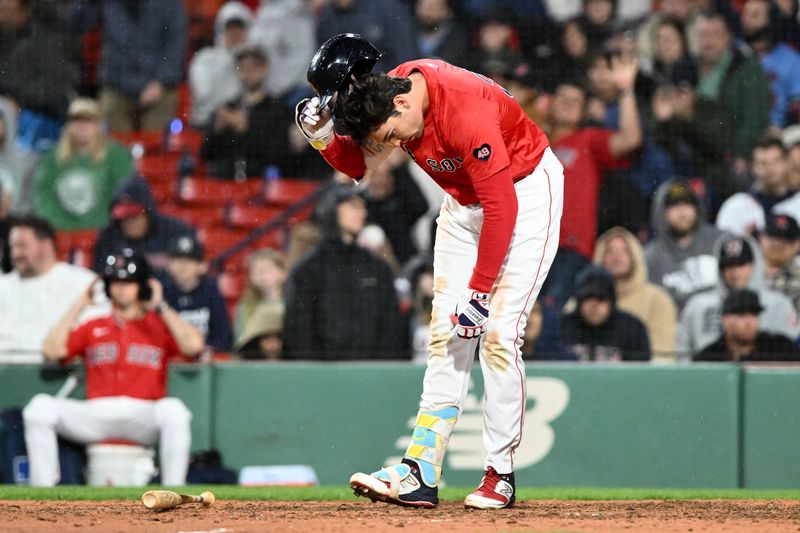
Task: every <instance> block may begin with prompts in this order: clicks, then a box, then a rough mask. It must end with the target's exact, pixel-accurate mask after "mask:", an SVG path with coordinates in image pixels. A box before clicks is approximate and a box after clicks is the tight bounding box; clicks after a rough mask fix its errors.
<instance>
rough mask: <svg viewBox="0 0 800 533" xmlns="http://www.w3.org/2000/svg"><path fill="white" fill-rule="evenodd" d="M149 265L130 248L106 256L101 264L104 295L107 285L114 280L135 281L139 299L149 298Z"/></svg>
mask: <svg viewBox="0 0 800 533" xmlns="http://www.w3.org/2000/svg"><path fill="white" fill-rule="evenodd" d="M149 279H150V265H148V264H147V260H146V259H145V258H144V257H142V256H141V255H139V254H138V253H136V252H135V251H134V250H132V249H130V248H125V249H123V250H122V251H121V252H119V253H116V254H111V255H109V256H108V257H107V258H106V263H105V265H104V266H103V283H104V284H105V287H106V295H107V296H109V297H110V296H111V295H110V294H109V287H110V285H111V282H112V281H114V280H121V281H135V282H137V283H139V299H140V300H144V301H147V300H149V299H150V294H151V292H150V285H149V284H148V280H149Z"/></svg>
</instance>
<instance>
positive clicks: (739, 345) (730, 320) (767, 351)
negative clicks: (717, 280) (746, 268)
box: [693, 289, 800, 363]
mask: <svg viewBox="0 0 800 533" xmlns="http://www.w3.org/2000/svg"><path fill="white" fill-rule="evenodd" d="M763 309H764V308H763V307H762V306H761V303H760V302H759V297H758V294H757V293H756V292H754V291H751V290H749V289H738V290H735V291H732V292H731V293H730V294H728V296H727V297H726V298H725V301H724V303H723V305H722V335H721V336H719V337H718V338H717V340H716V341H714V342H712V343H711V344H709V345H708V346H706V347H705V348H703V349H702V350H700V351H698V353H696V354H695V355H694V358H693V359H694V361H697V362H706V361H710V362H741V363H745V362H762V361H800V348H798V347H797V345H796V344H794V343H793V342H792V340H791V339H789V338H788V337H785V336H784V335H779V334H775V333H767V332H765V331H762V330H761V327H760V326H761V324H760V319H759V316H760V314H761V312H762V311H763Z"/></svg>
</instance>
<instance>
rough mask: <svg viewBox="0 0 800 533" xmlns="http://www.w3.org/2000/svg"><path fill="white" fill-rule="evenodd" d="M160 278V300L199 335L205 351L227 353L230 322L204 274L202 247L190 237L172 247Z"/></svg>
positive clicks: (213, 285)
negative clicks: (161, 287) (161, 294)
mask: <svg viewBox="0 0 800 533" xmlns="http://www.w3.org/2000/svg"><path fill="white" fill-rule="evenodd" d="M166 274H167V275H166V276H164V278H163V285H164V300H166V302H167V303H168V304H169V305H171V306H172V308H173V309H175V311H177V312H178V314H179V315H181V318H183V319H184V320H185V321H186V322H188V323H189V324H191V325H192V326H193V327H194V328H195V329H196V330H197V331H199V332H200V334H201V335H203V339H204V340H205V344H206V351H215V352H223V353H224V352H228V351H229V350H230V349H231V345H232V344H233V332H232V331H231V321H230V319H229V318H228V309H227V307H226V306H225V299H224V298H223V297H222V294H220V292H219V287H218V286H217V279H216V278H215V277H211V276H209V275H208V263H207V262H206V260H205V253H204V250H203V245H202V244H200V242H199V241H198V240H197V239H195V238H194V237H191V236H185V237H180V238H178V239H177V240H176V241H175V242H174V243H173V245H172V248H171V250H170V254H169V262H168V263H167V269H166Z"/></svg>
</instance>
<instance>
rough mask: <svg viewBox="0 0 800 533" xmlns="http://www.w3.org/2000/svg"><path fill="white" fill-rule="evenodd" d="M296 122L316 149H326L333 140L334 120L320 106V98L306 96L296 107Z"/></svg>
mask: <svg viewBox="0 0 800 533" xmlns="http://www.w3.org/2000/svg"><path fill="white" fill-rule="evenodd" d="M294 123H295V124H297V127H298V128H300V131H301V132H302V133H303V137H305V138H306V140H307V141H308V142H309V144H311V146H312V147H313V148H314V149H315V150H324V149H325V148H327V147H328V145H329V144H330V143H331V141H333V120H331V117H330V113H329V112H328V113H327V114H326V115H324V114H323V112H322V111H321V110H320V108H319V98H318V97H316V96H315V97H314V98H311V99H308V98H305V99H303V100H301V101H300V102H299V103H298V104H297V106H296V107H295V109H294Z"/></svg>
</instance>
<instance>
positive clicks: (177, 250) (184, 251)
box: [169, 235, 205, 261]
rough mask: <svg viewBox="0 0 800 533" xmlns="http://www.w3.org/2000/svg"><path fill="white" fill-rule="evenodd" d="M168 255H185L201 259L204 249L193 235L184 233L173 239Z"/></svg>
mask: <svg viewBox="0 0 800 533" xmlns="http://www.w3.org/2000/svg"><path fill="white" fill-rule="evenodd" d="M169 255H170V257H186V258H189V259H194V260H196V261H202V260H203V259H204V258H205V250H203V245H202V244H200V241H198V240H197V239H196V238H195V237H193V236H192V235H184V236H182V237H179V238H178V239H177V240H175V242H174V243H173V244H172V247H171V248H170V250H169Z"/></svg>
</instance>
